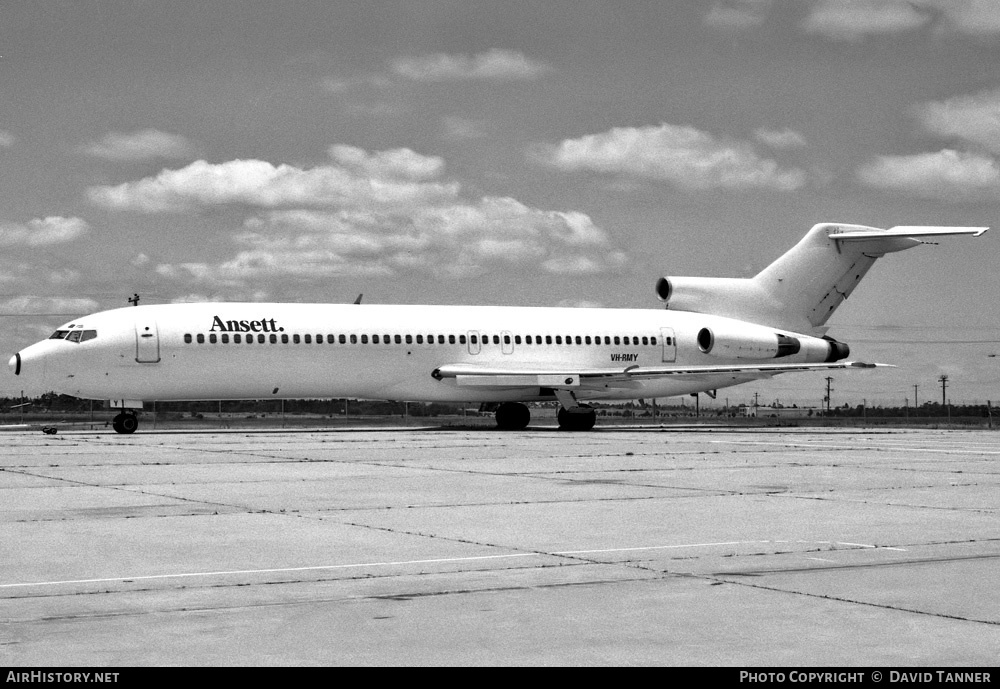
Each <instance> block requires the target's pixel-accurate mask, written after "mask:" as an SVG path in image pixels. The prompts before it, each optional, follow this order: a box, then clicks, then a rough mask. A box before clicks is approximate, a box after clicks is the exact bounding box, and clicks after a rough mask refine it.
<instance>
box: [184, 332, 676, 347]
mask: <svg viewBox="0 0 1000 689" xmlns="http://www.w3.org/2000/svg"><path fill="white" fill-rule="evenodd" d="M670 340H671V338H669V337H668V338H667V344H668V345H669V344H671V341H670ZM491 341H492V342H493V344H495V345H498V344H501V342H502V343H503V344H505V345H510V344H518V345H519V344H528V345H530V344H536V345H540V344H547V345H550V344H557V345H561V344H567V345H572V344H578V345H611V344H616V345H623V344H624V345H640V344H643V345H655V344H656V342H657V338H656V337H650V336H646V335H643V336H639V335H594V336H590V335H565V336H563V335H524V336H523V337H522V336H521V335H493V336H492V340H491V338H490V335H468V336H466V335H423V334H421V335H377V334H373V335H367V334H365V335H322V334H317V335H312V334H309V335H297V334H296V335H284V334H282V335H277V334H275V333H271V334H270V335H264V334H258V335H256V338H255V336H254V335H253V334H249V333H248V334H247V335H241V334H240V333H235V334H233V335H230V334H229V333H222V334H220V335H217V334H215V333H210V334H209V335H208V336H207V338H206V336H205V335H204V334H202V333H198V334H197V335H193V336H192V335H191V334H190V333H189V334H187V335H185V336H184V342H186V343H187V344H191V343H192V342H197V343H198V344H205V342H208V343H209V344H217V343H222V344H229V343H230V342H232V343H233V344H244V343H245V344H254V343H255V342H256V343H257V344H266V343H268V342H270V343H271V344H278V343H281V344H313V343H315V344H323V343H324V342H325V343H326V344H338V343H339V344H358V343H360V344H369V343H371V344H404V343H405V344H431V345H432V344H456V343H457V344H463V345H464V344H468V343H471V344H474V345H475V344H484V345H485V344H489V343H490V342H491Z"/></svg>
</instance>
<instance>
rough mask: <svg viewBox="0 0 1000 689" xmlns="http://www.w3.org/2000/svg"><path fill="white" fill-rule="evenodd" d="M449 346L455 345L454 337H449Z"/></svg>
mask: <svg viewBox="0 0 1000 689" xmlns="http://www.w3.org/2000/svg"><path fill="white" fill-rule="evenodd" d="M448 344H455V336H454V335H449V336H448Z"/></svg>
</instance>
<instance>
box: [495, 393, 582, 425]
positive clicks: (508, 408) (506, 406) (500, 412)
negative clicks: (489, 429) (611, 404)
mask: <svg viewBox="0 0 1000 689" xmlns="http://www.w3.org/2000/svg"><path fill="white" fill-rule="evenodd" d="M569 401H570V402H571V403H572V404H571V406H568V407H562V406H561V407H559V411H558V412H557V413H556V419H557V420H558V421H559V429H560V430H563V431H589V430H590V429H592V428H593V427H594V424H595V423H596V422H597V412H596V411H594V410H593V409H592V408H591V407H588V406H587V405H585V404H577V402H576V400H575V399H573V398H570V400H569ZM496 419H497V428H499V429H500V430H502V431H520V430H524V429H525V428H527V427H528V423H529V422H530V421H531V411H529V409H528V407H526V406H525V405H523V404H521V403H520V402H504V403H502V404H501V405H500V406H499V407H497V410H496Z"/></svg>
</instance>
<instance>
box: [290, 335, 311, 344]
mask: <svg viewBox="0 0 1000 689" xmlns="http://www.w3.org/2000/svg"><path fill="white" fill-rule="evenodd" d="M306 337H309V336H308V335H306ZM301 343H302V338H300V337H299V336H298V335H292V344H301ZM306 344H309V343H308V342H307V343H306Z"/></svg>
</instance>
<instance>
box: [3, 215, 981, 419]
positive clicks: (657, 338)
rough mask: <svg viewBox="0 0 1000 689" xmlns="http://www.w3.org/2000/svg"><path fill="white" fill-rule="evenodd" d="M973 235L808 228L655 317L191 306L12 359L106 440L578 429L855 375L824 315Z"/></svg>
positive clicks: (692, 284)
mask: <svg viewBox="0 0 1000 689" xmlns="http://www.w3.org/2000/svg"><path fill="white" fill-rule="evenodd" d="M987 229H988V228H982V227H975V228H963V227H909V226H908V227H894V228H892V229H889V230H882V229H876V228H871V227H863V226H859V225H842V224H831V223H823V224H819V225H816V226H814V227H813V228H812V229H811V230H810V231H809V232H808V234H806V236H805V237H804V238H803V239H802V240H801V241H800V242H799V243H798V244H797V245H795V246H794V247H793V248H792V249H790V250H789V251H788V252H787V253H785V254H784V255H783V256H781V257H780V258H779V259H777V260H776V261H775V262H774V263H772V264H771V265H770V266H768V267H767V268H765V269H764V270H763V271H761V272H760V273H759V274H757V275H756V276H755V277H753V278H698V277H664V278H661V279H660V280H659V281H658V282H657V284H656V293H657V295H658V297H659V298H660V300H662V301H663V302H665V304H666V309H665V310H659V309H657V310H652V309H594V308H588V309H577V308H540V307H512V306H382V305H363V304H344V305H337V304H265V303H196V304H163V305H153V306H137V307H126V308H122V309H116V310H112V311H103V312H100V313H95V314H93V315H90V316H85V317H83V318H78V319H75V320H74V321H73V322H71V323H67V324H66V325H64V326H62V327H60V328H58V329H57V330H56V331H55V333H53V335H52V336H51V337H50V338H49V339H47V340H43V341H41V342H38V343H36V344H34V345H31V346H30V347H27V348H26V349H24V350H23V351H21V352H19V353H17V354H15V355H14V356H13V357H12V358H11V360H10V367H11V370H12V371H13V372H14V374H15V375H19V376H23V377H25V378H31V379H33V380H32V382H34V383H37V385H36V387H41V388H42V389H46V390H53V391H55V392H59V393H63V394H68V395H73V396H76V397H82V398H90V399H98V400H109V402H110V405H111V407H113V408H117V409H120V410H121V411H120V413H119V414H118V415H117V416H116V417H115V419H114V422H113V426H114V428H115V430H116V431H118V432H119V433H133V432H134V431H135V430H136V428H137V427H138V415H137V413H136V410H140V409H142V407H143V403H144V402H148V401H156V400H160V401H171V400H235V399H265V398H282V399H288V398H294V399H301V398H333V397H347V398H357V399H392V400H407V401H424V402H434V401H449V402H480V403H493V404H496V405H497V408H496V421H497V425H498V426H499V427H500V428H503V429H522V428H525V427H526V426H527V425H528V423H529V421H530V412H529V410H528V407H527V406H526V405H525V404H524V403H525V402H529V401H539V400H557V401H558V402H559V404H560V409H559V411H558V414H557V418H558V422H559V425H560V427H561V428H564V429H567V430H589V429H591V428H592V427H593V426H594V422H595V420H596V414H595V412H594V410H593V409H592V408H591V407H589V406H587V405H586V402H587V401H590V400H627V399H637V398H640V397H645V398H650V397H652V398H656V397H669V396H674V395H684V394H688V393H695V392H702V391H712V390H716V389H718V388H723V387H727V386H730V385H738V384H740V383H745V382H748V381H752V380H757V379H761V378H768V377H770V376H774V375H777V374H779V373H785V372H790V371H812V370H817V369H850V368H858V367H862V368H868V367H873V366H876V364H866V363H860V362H851V361H847V357H848V356H849V353H850V350H849V348H848V346H847V345H846V344H844V343H842V342H838V341H837V340H835V339H833V338H832V337H829V336H828V335H827V334H826V332H827V328H826V327H825V323H826V322H827V320H828V319H829V317H830V315H831V314H832V313H833V311H834V309H836V308H837V307H838V306H839V305H840V304H841V302H843V301H844V300H845V299H847V297H848V296H849V295H850V294H851V292H852V291H853V290H854V288H855V287H856V286H857V284H858V282H859V281H860V280H861V278H862V277H863V276H864V275H865V273H866V272H867V271H868V269H869V268H870V267H871V266H872V264H873V263H874V262H875V260H876V259H878V258H880V257H881V256H883V255H885V254H886V253H889V252H894V251H901V250H904V249H909V248H911V247H914V246H917V245H919V244H922V243H923V242H921V240H920V238H922V237H940V236H946V235H966V234H968V235H974V236H979V235H981V234H983V233H984V232H985V231H986V230H987Z"/></svg>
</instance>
